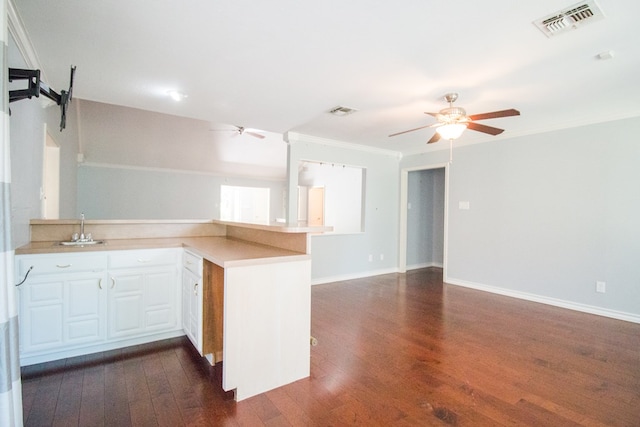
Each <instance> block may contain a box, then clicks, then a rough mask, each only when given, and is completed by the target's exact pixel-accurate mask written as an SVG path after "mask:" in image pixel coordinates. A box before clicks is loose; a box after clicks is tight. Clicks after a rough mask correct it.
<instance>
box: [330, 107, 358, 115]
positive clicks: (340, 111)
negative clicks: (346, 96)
mask: <svg viewBox="0 0 640 427" xmlns="http://www.w3.org/2000/svg"><path fill="white" fill-rule="evenodd" d="M356 111H358V110H356V109H355V108H349V107H342V106H337V107H334V108H332V109H331V110H329V114H333V115H334V116H340V117H342V116H348V115H349V114H353V113H355V112H356Z"/></svg>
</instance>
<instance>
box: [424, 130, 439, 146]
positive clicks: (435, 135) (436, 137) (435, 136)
mask: <svg viewBox="0 0 640 427" xmlns="http://www.w3.org/2000/svg"><path fill="white" fill-rule="evenodd" d="M438 141H440V134H439V133H438V132H436V133H434V134H433V136H432V137H431V139H430V140H428V141H427V144H433V143H434V142H438Z"/></svg>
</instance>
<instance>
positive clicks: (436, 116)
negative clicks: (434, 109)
mask: <svg viewBox="0 0 640 427" xmlns="http://www.w3.org/2000/svg"><path fill="white" fill-rule="evenodd" d="M424 113H425V114H428V115H430V116H431V117H435V118H436V119H437V118H438V116H439V115H440V113H430V112H428V111H425V112H424Z"/></svg>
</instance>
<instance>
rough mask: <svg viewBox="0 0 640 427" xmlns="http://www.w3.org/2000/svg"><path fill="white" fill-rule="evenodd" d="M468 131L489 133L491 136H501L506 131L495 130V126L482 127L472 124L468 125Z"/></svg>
mask: <svg viewBox="0 0 640 427" xmlns="http://www.w3.org/2000/svg"><path fill="white" fill-rule="evenodd" d="M467 129H471V130H475V131H477V132H482V133H488V134H489V135H499V134H501V133H502V132H504V129H498V128H494V127H493V126H487V125H481V124H480V123H474V122H471V123H469V124H468V125H467Z"/></svg>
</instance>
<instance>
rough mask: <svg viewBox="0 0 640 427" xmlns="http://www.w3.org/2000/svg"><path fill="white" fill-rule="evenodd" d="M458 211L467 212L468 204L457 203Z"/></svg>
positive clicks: (466, 202) (465, 202)
mask: <svg viewBox="0 0 640 427" xmlns="http://www.w3.org/2000/svg"><path fill="white" fill-rule="evenodd" d="M458 209H461V210H463V211H468V210H469V209H470V206H469V202H468V201H464V202H458Z"/></svg>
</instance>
